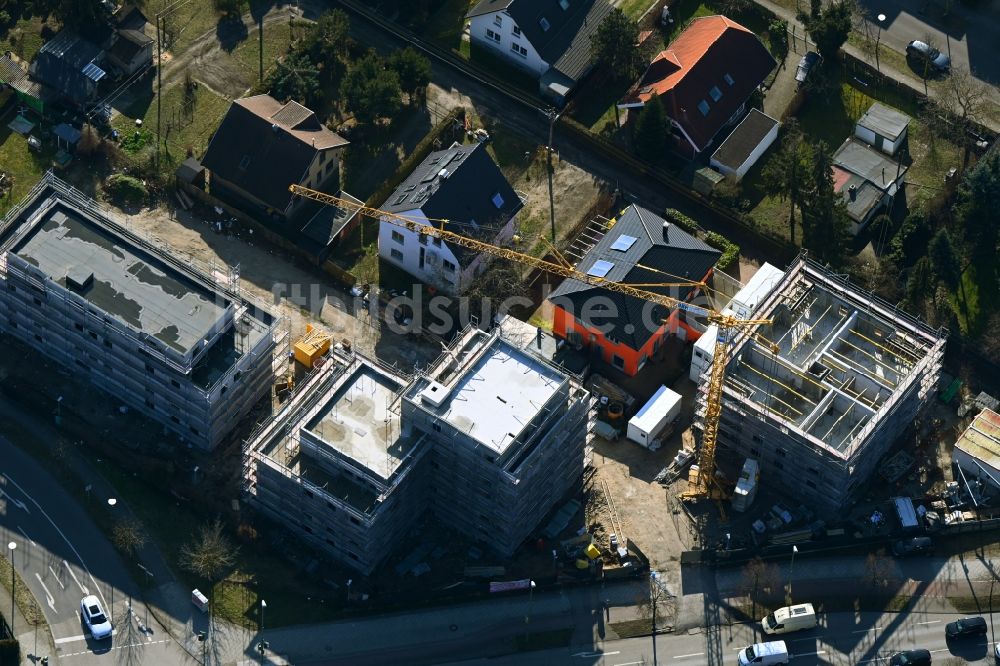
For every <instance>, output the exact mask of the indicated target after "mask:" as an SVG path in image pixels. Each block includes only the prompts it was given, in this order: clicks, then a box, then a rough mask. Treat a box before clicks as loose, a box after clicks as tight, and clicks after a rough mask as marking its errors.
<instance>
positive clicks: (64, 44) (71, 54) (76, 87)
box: [30, 29, 106, 106]
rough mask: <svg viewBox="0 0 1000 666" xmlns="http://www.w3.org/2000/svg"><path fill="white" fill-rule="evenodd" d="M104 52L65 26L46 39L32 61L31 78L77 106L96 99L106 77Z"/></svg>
mask: <svg viewBox="0 0 1000 666" xmlns="http://www.w3.org/2000/svg"><path fill="white" fill-rule="evenodd" d="M103 60H104V51H103V50H101V48H100V47H98V46H96V45H95V44H94V43H92V42H90V41H88V40H86V39H84V38H83V37H81V36H80V35H79V34H77V33H76V32H74V31H72V30H69V29H64V30H62V31H61V32H60V33H59V34H58V35H56V36H55V37H53V38H52V39H50V40H49V41H47V42H45V44H43V45H42V48H41V49H39V51H38V54H37V55H36V56H35V60H34V62H32V63H31V68H30V72H31V77H32V78H33V79H35V80H36V81H39V82H41V83H44V84H45V85H47V86H49V87H50V88H52V89H54V90H55V92H56V93H57V94H58V95H60V96H61V97H63V98H65V99H67V100H68V101H70V102H72V103H73V104H76V105H80V106H82V105H85V104H87V103H89V102H92V101H93V100H94V98H95V97H96V96H97V86H98V84H99V83H100V82H101V80H102V79H103V78H104V77H105V76H106V72H105V71H104V69H102V67H101V64H102V62H103Z"/></svg>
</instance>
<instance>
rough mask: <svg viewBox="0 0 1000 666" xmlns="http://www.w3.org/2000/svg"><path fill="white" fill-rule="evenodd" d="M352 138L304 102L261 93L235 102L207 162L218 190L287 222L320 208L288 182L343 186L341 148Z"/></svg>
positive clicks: (251, 210) (238, 204)
mask: <svg viewBox="0 0 1000 666" xmlns="http://www.w3.org/2000/svg"><path fill="white" fill-rule="evenodd" d="M347 143H348V142H347V140H346V139H344V138H343V137H341V136H340V135H338V134H337V133H336V132H333V131H331V130H329V129H327V128H326V126H325V125H323V123H321V122H320V121H319V119H318V118H317V117H316V114H315V113H313V112H312V111H311V110H309V109H307V108H306V107H304V106H302V105H301V104H299V103H298V102H294V101H290V102H287V103H285V104H282V103H281V102H279V101H278V100H276V99H274V98H273V97H271V96H270V95H255V96H253V97H245V98H243V99H238V100H235V101H234V102H233V103H232V104H231V105H230V107H229V111H228V112H226V116H225V118H223V119H222V124H221V125H219V129H217V130H216V132H215V136H213V137H212V140H211V142H210V143H209V144H208V151H207V152H206V153H205V157H204V158H203V159H202V165H203V166H204V167H205V168H206V169H207V170H208V171H209V172H210V177H209V178H210V179H209V187H210V190H211V193H212V196H214V197H216V198H218V199H221V200H222V201H224V202H226V203H228V204H229V205H232V206H234V207H235V208H238V209H240V210H242V211H244V212H246V213H248V214H250V215H252V216H258V217H261V216H262V217H266V218H267V219H269V220H270V221H273V222H276V223H278V224H281V225H287V224H289V223H291V222H294V221H299V220H303V219H308V217H311V216H312V215H313V213H314V212H315V206H311V205H309V204H310V203H311V202H310V201H309V200H308V199H303V198H301V197H296V196H294V195H293V194H292V193H291V192H289V191H288V186H289V185H291V184H293V183H294V184H298V185H303V186H305V187H310V188H313V189H317V190H322V191H326V190H327V188H333V189H334V190H335V191H337V190H339V185H338V183H339V171H340V169H339V164H340V153H341V150H342V149H343V148H344V146H346V145H347Z"/></svg>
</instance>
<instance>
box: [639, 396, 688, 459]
mask: <svg viewBox="0 0 1000 666" xmlns="http://www.w3.org/2000/svg"><path fill="white" fill-rule="evenodd" d="M680 414H681V395H680V393H676V392H675V391H671V390H670V389H668V388H667V387H666V386H661V387H660V388H659V390H657V392H656V393H654V394H653V397H652V398H650V399H649V402H647V403H646V404H645V405H643V406H642V409H640V410H639V411H638V413H636V415H635V416H633V417H632V418H631V419H629V421H628V432H627V433H626V437H628V438H629V439H631V440H632V441H633V442H635V443H636V444H641V445H643V446H645V447H646V448H649V447H650V446H651V445H652V444H653V440H654V439H656V436H657V435H659V434H660V432H662V431H663V429H664V428H665V427H666V426H667V425H668V424H670V423H673V422H674V421H675V420H676V419H677V417H678V416H680Z"/></svg>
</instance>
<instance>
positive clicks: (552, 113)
mask: <svg viewBox="0 0 1000 666" xmlns="http://www.w3.org/2000/svg"><path fill="white" fill-rule="evenodd" d="M559 115H560V114H559V113H556V110H555V109H549V111H548V114H547V117H548V119H549V144H548V146H546V147H545V158H546V160H548V162H547V164H548V169H547V171H548V172H549V223H550V224H551V226H552V245H555V244H556V201H555V198H554V195H553V193H552V132H553V130H554V129H555V126H556V121H557V120H559Z"/></svg>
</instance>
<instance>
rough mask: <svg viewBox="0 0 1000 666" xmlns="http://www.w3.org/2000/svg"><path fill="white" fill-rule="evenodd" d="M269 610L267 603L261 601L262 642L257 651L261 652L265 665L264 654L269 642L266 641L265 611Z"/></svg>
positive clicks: (258, 644) (261, 659) (261, 660)
mask: <svg viewBox="0 0 1000 666" xmlns="http://www.w3.org/2000/svg"><path fill="white" fill-rule="evenodd" d="M265 608H267V602H266V601H264V600H263V599H261V600H260V642H259V643H257V651H258V652H260V663H262V664H263V663H264V652H265V651H266V650H267V648H268V645H267V641H265V640H264V609H265Z"/></svg>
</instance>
